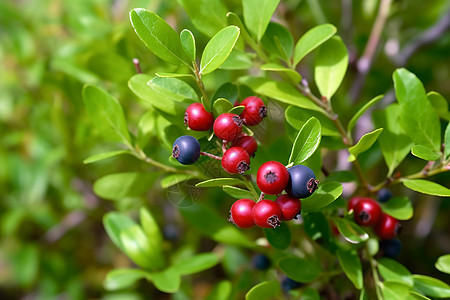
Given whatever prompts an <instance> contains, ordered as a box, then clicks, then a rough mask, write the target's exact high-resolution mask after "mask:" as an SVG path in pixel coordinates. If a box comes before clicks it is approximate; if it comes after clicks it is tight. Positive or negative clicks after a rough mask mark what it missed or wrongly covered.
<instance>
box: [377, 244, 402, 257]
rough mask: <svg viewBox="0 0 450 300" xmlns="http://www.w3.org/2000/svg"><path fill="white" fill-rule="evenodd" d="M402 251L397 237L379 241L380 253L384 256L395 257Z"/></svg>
mask: <svg viewBox="0 0 450 300" xmlns="http://www.w3.org/2000/svg"><path fill="white" fill-rule="evenodd" d="M401 252H402V243H401V242H400V240H399V239H390V240H382V241H380V253H381V255H382V256H384V257H388V258H392V259H397V258H398V257H399V255H400V253H401Z"/></svg>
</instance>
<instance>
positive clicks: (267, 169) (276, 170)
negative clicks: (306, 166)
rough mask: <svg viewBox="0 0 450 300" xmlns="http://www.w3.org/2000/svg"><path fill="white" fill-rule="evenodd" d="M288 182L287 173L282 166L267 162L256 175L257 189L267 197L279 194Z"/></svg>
mask: <svg viewBox="0 0 450 300" xmlns="http://www.w3.org/2000/svg"><path fill="white" fill-rule="evenodd" d="M288 181H289V172H288V171H287V170H286V167H285V166H283V164H281V163H279V162H277V161H268V162H265V163H263V164H262V166H261V167H260V168H259V170H258V173H257V174H256V184H257V185H258V187H259V189H260V190H261V191H262V192H263V193H266V194H269V195H277V194H279V193H281V192H282V191H283V190H284V189H285V188H286V185H287V183H288Z"/></svg>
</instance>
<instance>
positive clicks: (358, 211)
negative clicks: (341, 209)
mask: <svg viewBox="0 0 450 300" xmlns="http://www.w3.org/2000/svg"><path fill="white" fill-rule="evenodd" d="M353 213H354V215H353V217H354V218H355V222H356V223H357V224H359V225H361V226H374V225H375V224H377V223H378V222H379V221H380V218H381V214H382V211H381V208H380V205H379V204H378V202H377V201H375V200H373V199H370V198H364V199H361V200H359V201H358V203H356V204H355V207H354V208H353Z"/></svg>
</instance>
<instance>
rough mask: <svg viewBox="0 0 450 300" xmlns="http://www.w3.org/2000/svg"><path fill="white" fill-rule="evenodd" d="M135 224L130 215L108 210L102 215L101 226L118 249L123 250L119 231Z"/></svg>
mask: <svg viewBox="0 0 450 300" xmlns="http://www.w3.org/2000/svg"><path fill="white" fill-rule="evenodd" d="M135 225H137V224H136V222H134V221H133V220H132V219H131V218H130V217H128V216H126V215H124V214H122V213H118V212H109V213H107V214H106V215H105V216H104V217H103V226H104V227H105V230H106V233H107V234H108V236H109V238H110V239H111V241H112V242H113V243H114V245H116V246H117V248H119V249H120V250H122V251H124V248H123V244H122V241H121V240H120V233H121V232H122V231H124V230H125V229H127V228H130V227H132V226H135Z"/></svg>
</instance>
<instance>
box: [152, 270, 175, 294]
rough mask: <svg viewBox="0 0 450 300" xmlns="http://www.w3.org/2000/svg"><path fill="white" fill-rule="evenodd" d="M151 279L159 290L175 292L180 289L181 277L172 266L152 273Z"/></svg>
mask: <svg viewBox="0 0 450 300" xmlns="http://www.w3.org/2000/svg"><path fill="white" fill-rule="evenodd" d="M149 279H150V280H151V281H152V282H153V284H154V285H155V287H156V288H157V289H158V290H160V291H162V292H165V293H175V292H176V291H178V290H179V289H180V284H181V277H180V275H179V274H178V272H177V271H175V270H174V269H173V268H172V267H170V268H167V269H165V270H164V271H161V272H155V273H151V275H150V276H149Z"/></svg>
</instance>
